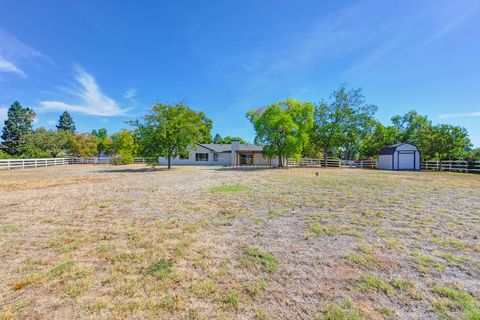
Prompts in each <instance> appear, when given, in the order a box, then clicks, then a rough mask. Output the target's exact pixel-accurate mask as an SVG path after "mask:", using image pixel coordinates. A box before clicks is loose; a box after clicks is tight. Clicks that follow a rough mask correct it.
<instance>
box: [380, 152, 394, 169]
mask: <svg viewBox="0 0 480 320" xmlns="http://www.w3.org/2000/svg"><path fill="white" fill-rule="evenodd" d="M378 168H379V169H381V170H392V169H393V168H392V155H391V154H385V155H380V156H379V157H378Z"/></svg>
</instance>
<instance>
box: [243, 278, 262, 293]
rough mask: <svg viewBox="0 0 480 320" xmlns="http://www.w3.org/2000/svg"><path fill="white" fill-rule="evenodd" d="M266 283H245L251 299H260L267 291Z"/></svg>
mask: <svg viewBox="0 0 480 320" xmlns="http://www.w3.org/2000/svg"><path fill="white" fill-rule="evenodd" d="M265 286H266V283H265V281H264V280H260V281H249V282H247V283H245V290H246V291H247V293H248V294H249V295H250V296H251V297H259V296H260V294H261V293H262V292H263V291H264V290H265Z"/></svg>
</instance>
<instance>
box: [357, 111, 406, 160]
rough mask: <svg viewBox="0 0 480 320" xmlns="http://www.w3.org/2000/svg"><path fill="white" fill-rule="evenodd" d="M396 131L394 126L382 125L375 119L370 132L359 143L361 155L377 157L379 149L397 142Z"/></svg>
mask: <svg viewBox="0 0 480 320" xmlns="http://www.w3.org/2000/svg"><path fill="white" fill-rule="evenodd" d="M397 137H398V132H397V128H396V127H394V126H384V125H383V124H382V123H380V122H379V121H377V120H375V122H374V123H373V126H372V128H371V130H370V132H368V133H367V135H366V136H365V137H364V138H363V139H362V141H361V143H360V150H359V152H360V156H361V157H377V156H378V154H379V152H380V150H381V149H382V148H383V147H385V146H387V145H392V144H394V143H396V142H397Z"/></svg>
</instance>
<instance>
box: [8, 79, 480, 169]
mask: <svg viewBox="0 0 480 320" xmlns="http://www.w3.org/2000/svg"><path fill="white" fill-rule="evenodd" d="M376 111H377V107H376V106H375V105H373V104H368V103H367V102H366V99H365V96H364V95H363V93H362V89H348V88H347V87H346V86H345V85H342V86H340V87H339V88H338V89H337V90H335V91H334V92H332V94H331V95H330V97H329V99H328V100H322V101H320V102H318V103H312V102H301V101H297V100H293V99H286V100H284V101H281V102H278V103H273V104H270V105H268V106H266V107H262V108H258V109H254V110H251V111H249V112H248V113H247V115H246V116H247V118H248V119H249V120H250V122H251V123H252V124H253V127H254V129H255V131H256V137H255V143H257V144H261V145H263V146H264V153H265V155H266V156H269V157H278V158H279V163H280V165H282V160H283V159H285V158H289V157H297V158H298V157H302V156H303V157H316V158H318V157H325V158H327V157H337V158H342V159H359V158H363V159H364V158H375V157H377V156H378V153H379V151H380V149H381V148H382V147H384V146H386V145H391V144H395V143H399V142H407V143H411V144H414V145H416V146H417V147H418V149H419V150H420V152H421V155H422V158H423V159H424V160H430V159H435V160H442V159H462V160H473V159H479V158H480V149H478V148H477V149H471V147H472V145H471V142H470V139H469V137H468V132H467V130H466V129H465V128H463V127H459V126H452V125H448V124H439V125H433V124H432V122H431V121H430V120H429V119H428V118H427V116H424V115H420V114H418V113H417V112H416V111H413V110H412V111H409V112H408V113H406V114H404V115H396V116H394V117H392V119H391V124H390V125H384V124H382V123H380V121H378V120H377V119H376V118H375V113H376ZM7 115H8V117H7V120H6V121H5V125H4V127H3V132H2V136H1V138H2V142H1V148H0V158H11V157H15V158H45V157H58V156H64V155H74V156H79V157H92V156H97V155H111V156H115V157H116V158H117V162H118V163H131V162H133V157H135V156H142V157H147V158H150V159H158V157H160V156H162V157H166V158H168V159H171V158H172V157H176V156H179V155H182V154H185V153H186V152H188V148H189V147H191V146H193V144H194V143H195V142H203V143H211V142H214V143H231V141H232V140H240V142H241V143H246V141H245V140H243V139H242V138H241V137H232V136H226V137H223V138H222V137H221V136H220V135H219V134H218V133H217V134H216V135H215V137H214V138H212V136H211V129H212V120H211V119H209V118H208V117H207V116H206V115H205V114H204V113H203V112H196V111H194V110H192V109H191V108H189V107H188V106H187V105H186V104H185V103H184V102H183V101H180V102H178V103H174V104H162V103H158V104H156V105H154V106H152V107H151V108H149V109H148V111H147V113H146V114H145V115H144V116H143V117H141V118H139V119H137V120H135V121H131V122H130V125H131V126H132V127H133V130H125V129H123V130H120V131H119V132H117V133H114V134H112V135H108V133H107V130H106V129H104V128H102V129H98V130H93V131H92V132H91V133H77V132H76V128H75V123H74V121H73V119H72V117H71V115H70V114H69V113H68V112H67V111H65V112H64V113H63V114H62V115H61V116H60V118H59V120H58V124H57V130H47V129H45V128H38V129H35V130H33V128H32V124H33V120H34V118H35V112H34V111H33V110H32V109H30V108H25V107H22V106H21V105H20V103H18V102H14V103H13V104H12V105H11V107H10V108H9V110H8V114H7Z"/></svg>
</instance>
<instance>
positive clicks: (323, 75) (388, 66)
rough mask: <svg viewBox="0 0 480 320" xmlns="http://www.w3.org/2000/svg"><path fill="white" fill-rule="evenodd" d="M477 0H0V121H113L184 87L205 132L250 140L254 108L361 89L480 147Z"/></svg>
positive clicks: (85, 126) (96, 124) (87, 124)
mask: <svg viewBox="0 0 480 320" xmlns="http://www.w3.org/2000/svg"><path fill="white" fill-rule="evenodd" d="M479 57H480V2H479V1H462V0H458V1H408V0H404V1H331V2H327V1H318V0H313V1H302V0H299V1H282V0H271V1H267V0H266V1H257V0H250V1H245V0H244V1H240V0H239V1H193V0H192V1H149V2H139V1H129V2H128V3H127V1H121V2H118V1H90V0H87V1H60V0H58V1H21V0H18V1H9V0H8V1H7V0H0V120H2V121H1V124H0V126H2V125H3V119H4V118H5V116H6V110H7V108H8V106H10V104H11V103H12V102H13V101H14V100H19V101H20V102H21V103H22V105H24V106H29V107H32V108H33V109H34V110H35V111H36V112H37V114H38V119H37V120H36V123H35V126H37V127H39V126H44V127H47V128H53V127H54V126H55V123H56V122H57V120H58V117H59V115H60V113H61V112H63V111H64V110H70V111H71V113H72V115H73V117H74V120H75V121H76V124H77V129H78V130H79V131H82V132H89V131H91V130H92V129H94V128H101V127H105V128H107V129H108V130H109V132H110V133H113V132H115V131H117V130H119V129H120V128H128V125H127V124H126V123H125V122H126V121H128V120H132V119H135V118H136V117H138V116H140V115H142V114H143V113H144V112H145V111H146V109H147V107H148V106H150V105H152V104H153V103H155V102H156V101H159V100H160V101H163V102H172V101H176V100H178V99H186V100H187V101H188V102H189V104H190V105H191V106H192V107H193V108H194V109H197V110H203V111H204V112H205V113H206V114H207V115H208V116H209V117H211V118H212V119H213V123H214V128H213V130H212V134H215V133H216V132H219V133H220V134H221V135H223V136H224V135H240V136H242V137H244V138H246V139H247V140H250V141H252V140H253V137H254V131H253V129H252V126H251V125H250V123H249V122H248V121H247V120H246V118H245V112H246V111H247V110H249V109H251V108H256V107H259V106H264V105H267V104H269V103H272V102H276V101H279V100H282V99H285V98H287V97H291V98H295V99H300V100H305V101H312V102H316V101H319V100H320V99H322V98H327V97H328V95H329V93H330V92H331V91H332V90H333V89H335V88H337V87H338V86H339V85H340V84H341V83H343V82H346V83H348V85H349V86H351V87H362V88H363V89H364V93H365V95H366V97H367V101H368V102H369V103H373V104H376V105H377V106H378V108H379V110H378V113H377V117H378V118H379V119H380V120H381V121H382V122H384V123H386V124H387V123H389V122H390V121H389V119H390V118H391V116H393V115H395V114H403V113H405V112H407V111H409V110H411V109H416V110H417V111H419V112H420V113H422V114H427V115H428V116H429V118H430V119H431V120H432V121H433V122H434V123H450V124H455V125H461V126H464V127H466V128H467V129H468V130H469V132H470V136H471V138H472V141H473V142H474V144H475V145H476V146H480V102H479V101H480V58H479Z"/></svg>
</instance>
